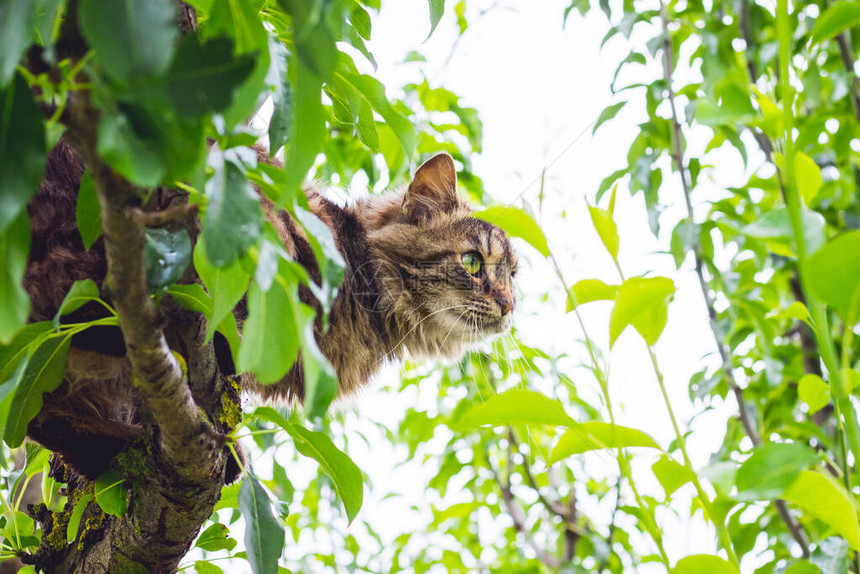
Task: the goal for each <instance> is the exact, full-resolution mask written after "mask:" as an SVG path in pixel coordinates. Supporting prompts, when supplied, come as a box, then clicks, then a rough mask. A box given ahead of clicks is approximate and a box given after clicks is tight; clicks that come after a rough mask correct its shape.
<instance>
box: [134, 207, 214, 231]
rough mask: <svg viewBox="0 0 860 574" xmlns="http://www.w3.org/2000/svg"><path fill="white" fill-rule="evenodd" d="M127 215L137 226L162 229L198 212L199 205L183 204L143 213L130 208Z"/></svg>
mask: <svg viewBox="0 0 860 574" xmlns="http://www.w3.org/2000/svg"><path fill="white" fill-rule="evenodd" d="M128 211H129V213H128V215H129V216H130V217H131V219H132V220H134V222H135V223H137V224H138V225H142V226H144V227H164V226H166V225H168V224H170V223H174V222H180V221H184V220H186V219H188V218H190V217H193V216H195V215H196V214H197V212H198V211H200V204H199V203H184V204H181V205H177V206H174V207H171V208H169V209H165V210H162V211H143V210H142V209H140V208H137V207H130V208H129V210H128Z"/></svg>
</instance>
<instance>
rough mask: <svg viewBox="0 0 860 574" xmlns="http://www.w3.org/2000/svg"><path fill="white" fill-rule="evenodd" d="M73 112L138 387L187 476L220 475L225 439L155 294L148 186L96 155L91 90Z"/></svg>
mask: <svg viewBox="0 0 860 574" xmlns="http://www.w3.org/2000/svg"><path fill="white" fill-rule="evenodd" d="M68 111H69V126H68V127H69V129H68V131H67V136H66V137H67V139H68V141H69V143H71V144H72V145H73V146H74V147H75V148H76V149H77V150H78V151H79V152H80V153H81V156H82V157H83V158H84V161H85V162H86V164H87V165H88V166H89V169H90V172H91V174H92V176H93V180H94V181H95V185H96V192H97V194H98V197H99V203H100V205H101V210H102V226H103V229H104V238H105V255H106V258H107V263H108V272H107V277H106V279H105V287H106V290H107V292H108V293H109V294H110V298H111V301H112V303H113V305H114V308H115V309H116V311H117V315H118V317H119V323H120V328H121V329H122V332H123V337H124V338H125V343H126V347H127V350H128V359H129V361H130V363H131V366H132V371H133V373H134V376H135V377H136V380H137V384H138V388H139V390H140V392H141V394H142V395H143V396H144V398H145V400H146V405H147V407H148V409H149V411H150V412H151V414H152V416H153V418H154V421H155V423H156V425H157V426H158V429H159V444H160V446H161V448H162V450H163V452H164V454H165V455H166V457H167V458H168V460H169V461H170V463H171V466H172V467H173V468H174V469H175V471H176V472H177V473H178V474H179V475H180V476H181V477H183V478H184V479H187V480H189V481H191V482H195V483H199V482H207V481H212V480H217V477H216V476H215V471H216V469H219V468H221V467H223V461H224V453H223V446H224V437H223V436H222V435H219V434H218V433H216V432H215V430H214V429H213V428H212V427H211V425H209V423H208V422H207V421H205V420H204V419H203V417H202V416H201V414H200V412H199V411H198V409H197V405H196V404H195V403H194V399H193V397H192V395H191V391H190V390H189V388H188V384H187V381H186V379H185V375H184V374H183V372H182V369H181V368H180V366H179V363H178V362H177V360H176V358H175V357H174V356H173V354H172V353H171V351H170V348H169V347H168V346H167V342H166V340H165V338H164V333H163V332H162V329H161V319H160V317H159V313H158V310H157V309H156V307H155V305H154V303H153V301H152V299H151V298H150V296H149V292H148V291H147V287H146V271H145V264H144V246H145V234H144V226H143V224H142V223H141V221H140V216H137V217H136V216H135V214H136V213H141V214H142V212H140V210H139V205H140V203H141V197H142V196H143V195H144V193H143V192H144V190H142V189H140V188H138V187H136V186H134V185H133V184H132V183H130V182H129V181H127V180H125V179H124V178H122V177H120V176H119V175H118V174H116V173H115V172H113V171H112V170H111V169H110V168H109V167H108V166H107V165H106V164H105V163H104V162H103V161H102V159H101V158H100V157H99V156H98V154H97V153H96V144H95V142H96V134H95V129H96V126H97V125H98V115H99V114H98V111H97V110H96V108H95V107H94V106H93V105H92V103H91V102H90V99H89V95H88V94H87V93H86V92H81V93H78V94H70V96H69V103H68ZM165 213H167V214H170V213H171V212H170V211H168V212H165ZM150 216H151V217H153V218H156V217H157V216H155V215H151V214H150ZM164 217H165V218H168V217H170V215H165V216H164Z"/></svg>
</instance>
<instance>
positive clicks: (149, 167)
mask: <svg viewBox="0 0 860 574" xmlns="http://www.w3.org/2000/svg"><path fill="white" fill-rule="evenodd" d="M97 146H98V153H99V156H101V157H102V159H104V160H105V162H106V163H107V164H108V165H109V166H110V167H111V168H113V170H114V171H116V172H117V173H119V174H120V175H121V176H123V177H125V178H126V179H127V180H129V181H131V182H133V183H136V184H137V185H139V186H141V187H154V186H156V185H158V184H159V183H160V182H161V179H162V177H163V176H164V174H165V172H166V166H165V161H164V158H162V157H161V156H160V155H159V153H158V152H157V151H156V150H155V149H153V148H152V146H151V142H149V141H146V140H144V139H142V138H140V137H139V136H138V135H137V133H136V132H135V131H134V128H133V127H132V125H131V123H130V121H129V118H128V117H127V116H126V115H125V114H120V113H114V112H105V113H103V114H102V117H101V121H99V127H98V142H97Z"/></svg>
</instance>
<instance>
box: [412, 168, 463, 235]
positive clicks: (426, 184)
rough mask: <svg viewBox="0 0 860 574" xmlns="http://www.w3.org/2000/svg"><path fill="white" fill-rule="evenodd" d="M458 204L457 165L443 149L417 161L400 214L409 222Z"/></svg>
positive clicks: (443, 211) (445, 211) (449, 209)
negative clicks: (418, 165)
mask: <svg viewBox="0 0 860 574" xmlns="http://www.w3.org/2000/svg"><path fill="white" fill-rule="evenodd" d="M459 206H460V197H459V196H458V195H457V168H456V167H455V166H454V160H453V159H452V158H451V156H450V155H448V154H447V153H445V152H442V153H438V154H436V155H434V156H433V157H431V158H430V159H428V160H427V161H425V162H424V163H422V164H421V167H419V168H418V170H417V171H416V172H415V176H414V177H413V178H412V182H411V183H410V184H409V188H408V189H407V190H406V195H405V196H404V197H403V214H404V215H405V216H406V219H407V220H408V221H409V222H410V223H420V222H423V221H427V220H428V219H431V218H432V217H433V216H434V215H437V214H439V213H449V212H452V211H454V210H456V209H457V208H458V207H459Z"/></svg>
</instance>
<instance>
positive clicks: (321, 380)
mask: <svg viewBox="0 0 860 574" xmlns="http://www.w3.org/2000/svg"><path fill="white" fill-rule="evenodd" d="M314 317H315V313H314V311H313V309H311V308H310V307H308V306H307V305H304V304H299V305H298V307H297V312H296V321H297V323H296V330H297V332H299V333H301V334H302V353H301V359H302V373H303V375H304V382H305V403H304V406H305V410H306V412H307V416H308V418H310V419H314V418H319V417H322V416H323V415H325V413H326V410H327V409H328V406H329V405H330V404H331V402H332V401H333V400H334V399H335V397H336V396H337V391H338V380H337V373H336V372H335V370H334V367H333V366H332V364H331V363H330V362H329V360H328V359H327V358H326V356H325V355H323V354H322V351H320V350H319V347H317V343H316V338H315V331H314Z"/></svg>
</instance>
